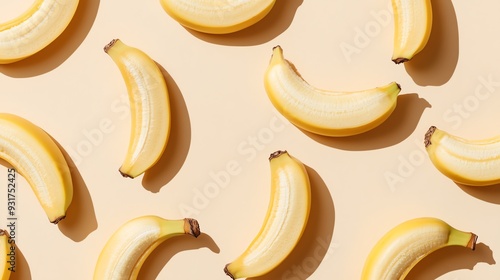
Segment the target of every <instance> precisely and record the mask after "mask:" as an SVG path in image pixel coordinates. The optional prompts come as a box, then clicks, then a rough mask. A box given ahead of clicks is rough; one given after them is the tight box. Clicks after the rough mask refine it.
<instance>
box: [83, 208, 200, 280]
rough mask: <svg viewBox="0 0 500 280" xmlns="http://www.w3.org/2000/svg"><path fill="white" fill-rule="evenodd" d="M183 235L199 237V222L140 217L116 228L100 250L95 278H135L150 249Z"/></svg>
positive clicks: (104, 279) (122, 279) (117, 279)
mask: <svg viewBox="0 0 500 280" xmlns="http://www.w3.org/2000/svg"><path fill="white" fill-rule="evenodd" d="M183 234H188V235H192V236H194V237H198V236H199V235H200V227H199V224H198V221H196V220H195V219H191V218H186V219H181V220H168V219H164V218H161V217H158V216H153V215H149V216H141V217H137V218H134V219H132V220H129V221H128V222H126V223H125V224H123V225H122V226H121V227H120V228H118V229H117V230H116V231H115V232H114V233H113V235H112V236H111V237H110V238H109V240H108V241H107V242H106V244H105V246H104V248H103V249H102V251H101V253H100V255H99V258H98V260H97V264H96V267H95V271H94V278H93V279H94V280H125V279H127V280H134V279H136V278H137V275H138V274H139V271H140V269H141V267H142V265H143V263H144V261H145V260H146V259H147V258H148V256H149V255H150V254H151V252H152V251H153V250H154V249H155V248H156V247H157V246H158V245H160V244H161V243H162V242H164V241H166V240H167V239H170V238H172V237H174V236H179V235H183Z"/></svg>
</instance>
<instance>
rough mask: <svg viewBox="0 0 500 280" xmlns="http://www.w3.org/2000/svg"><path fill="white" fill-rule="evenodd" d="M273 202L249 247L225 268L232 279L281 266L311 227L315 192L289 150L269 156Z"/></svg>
mask: <svg viewBox="0 0 500 280" xmlns="http://www.w3.org/2000/svg"><path fill="white" fill-rule="evenodd" d="M269 162H270V167H271V200H270V203H269V207H268V210H267V215H266V217H265V219H264V223H263V225H262V227H261V229H260V231H259V233H258V234H257V235H256V236H255V238H254V239H253V241H252V242H251V243H250V245H249V246H248V248H247V249H246V250H245V251H244V252H243V253H242V254H241V255H240V256H239V257H237V258H236V259H235V260H234V261H233V262H231V263H229V264H227V265H226V266H225V267H224V272H225V273H226V274H227V275H228V276H229V277H231V278H232V279H238V278H248V277H256V276H261V275H264V274H266V273H267V272H269V271H271V270H272V269H274V268H275V267H276V266H278V265H279V264H280V263H281V262H282V261H283V260H284V259H285V258H286V257H287V256H288V255H289V254H290V252H291V251H292V250H293V248H294V247H295V245H296V244H297V242H298V241H299V239H300V237H301V236H302V233H303V231H304V229H305V226H306V224H307V220H308V216H309V211H310V206H311V189H310V182H309V177H308V174H307V171H306V169H305V167H304V165H303V164H302V163H301V162H300V161H299V160H298V159H296V158H294V157H292V156H291V155H289V154H288V152H286V151H276V152H274V153H272V154H271V155H270V157H269Z"/></svg>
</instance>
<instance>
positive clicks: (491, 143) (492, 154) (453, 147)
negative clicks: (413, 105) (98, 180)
mask: <svg viewBox="0 0 500 280" xmlns="http://www.w3.org/2000/svg"><path fill="white" fill-rule="evenodd" d="M424 142H425V147H426V150H427V153H428V155H429V158H430V159H431V161H432V163H433V164H434V166H435V167H436V168H437V169H438V170H439V171H440V172H441V173H443V174H444V175H446V176H447V177H449V178H450V179H452V180H453V181H455V182H457V183H460V184H464V185H471V186H488V185H494V184H498V183H500V136H496V137H492V138H488V139H480V140H471V139H464V138H461V137H458V136H455V135H451V134H450V133H448V132H446V131H443V130H440V129H438V128H436V127H435V126H431V127H430V128H429V130H428V131H427V133H426V134H425V140H424Z"/></svg>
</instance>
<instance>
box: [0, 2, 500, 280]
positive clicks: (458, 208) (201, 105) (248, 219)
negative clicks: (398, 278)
mask: <svg viewBox="0 0 500 280" xmlns="http://www.w3.org/2000/svg"><path fill="white" fill-rule="evenodd" d="M31 2H32V1H30V0H24V1H12V0H0V7H1V8H0V21H5V20H7V19H9V18H11V17H14V16H15V15H17V14H19V13H20V12H21V11H23V10H24V9H25V8H27V7H28V6H29V5H30V4H31ZM433 2H434V3H433V4H434V7H433V12H434V15H435V19H434V29H433V32H432V35H431V38H430V41H429V43H428V45H427V48H426V49H425V50H424V51H423V52H422V53H421V54H419V55H418V56H417V57H416V58H415V59H414V60H413V61H412V62H410V63H408V64H406V65H395V64H394V63H392V62H391V61H390V57H391V52H392V32H393V24H392V15H391V8H390V1H359V0H336V1H329V0H314V1H313V0H306V1H301V0H288V1H285V0H278V1H277V3H276V6H275V7H274V9H273V10H272V11H271V13H270V14H269V15H268V16H267V17H266V18H265V19H264V20H262V21H261V22H259V23H258V24H256V25H255V26H253V27H250V28H248V29H247V30H244V31H242V32H239V33H236V34H231V35H223V36H213V35H205V34H200V33H197V32H193V31H189V30H187V29H185V28H183V27H181V26H180V25H179V24H177V23H176V22H175V21H173V20H172V19H171V18H170V17H169V16H168V15H167V14H166V13H165V12H164V11H163V10H162V8H161V6H160V4H159V2H158V1H157V0H154V1H119V0H106V1H99V0H82V1H81V3H80V7H79V8H78V11H77V14H76V16H75V18H74V20H73V22H72V23H71V24H70V26H69V27H68V29H67V30H66V31H65V32H64V33H63V34H62V36H61V37H60V38H59V39H57V40H56V41H55V42H54V43H53V44H51V45H50V46H49V47H48V48H46V49H45V50H43V51H42V52H40V53H39V54H37V55H35V56H33V57H31V58H29V59H26V60H24V61H21V62H18V63H15V64H12V65H0V85H1V87H0V94H1V102H0V111H4V112H13V113H16V114H19V115H20V116H23V117H25V118H27V119H29V120H31V121H33V122H35V123H36V124H38V125H39V126H41V127H43V128H44V129H45V130H47V131H48V132H49V133H50V134H51V135H52V136H53V137H54V138H55V139H57V141H58V142H59V143H60V144H61V146H62V147H63V148H64V149H65V150H66V152H67V153H68V154H69V155H70V156H71V158H72V159H73V166H74V174H73V175H74V176H75V181H76V185H75V197H74V202H73V204H72V206H71V208H70V209H69V212H68V217H67V219H66V220H64V221H63V222H61V223H60V225H58V226H54V225H52V224H50V223H49V222H48V221H47V219H46V217H45V215H44V213H43V211H42V210H41V208H40V206H39V205H38V202H37V201H36V199H35V197H34V195H33V194H32V192H31V190H30V189H29V187H28V186H27V185H26V182H25V181H24V180H23V179H22V178H20V179H19V181H18V183H19V189H18V191H19V192H18V196H17V199H18V210H17V216H18V227H17V233H16V234H17V238H16V241H17V243H18V246H19V251H20V254H19V255H18V258H17V265H18V272H17V273H15V274H13V276H12V279H23V280H25V279H70V278H71V279H81V280H85V279H91V277H92V273H93V269H94V265H95V262H96V260H97V256H98V254H99V252H100V250H101V248H102V246H103V245H104V243H105V242H106V240H107V238H108V237H109V236H110V235H111V233H112V232H113V231H114V230H115V229H116V228H117V227H118V226H120V225H121V224H122V223H124V222H125V221H127V220H129V219H131V218H133V217H136V216H139V215H145V214H157V215H160V216H163V217H167V218H182V217H185V216H188V215H189V216H191V217H194V218H196V219H198V221H199V222H200V224H201V229H202V231H203V233H204V234H203V235H202V236H201V237H200V238H198V239H192V238H178V239H176V240H175V241H173V240H172V241H173V242H169V243H166V244H164V245H162V246H161V247H159V248H158V249H157V250H156V251H155V252H154V253H153V254H152V255H151V257H150V259H148V261H147V263H146V264H145V266H144V269H143V271H142V272H141V276H140V279H228V278H227V277H226V276H225V275H224V274H223V272H222V268H223V266H224V265H225V264H226V263H227V262H230V261H231V260H232V259H233V258H235V257H236V256H237V255H239V254H240V252H241V251H242V250H243V249H245V247H246V246H247V245H248V243H249V242H250V241H251V240H252V238H253V236H254V235H255V234H256V232H257V231H258V230H259V228H260V226H261V223H262V219H263V217H264V214H265V211H266V209H267V203H268V199H269V181H270V179H269V167H268V162H267V157H268V155H269V154H270V153H271V152H273V151H275V150H277V149H286V150H288V151H289V152H290V153H291V154H292V155H294V156H295V157H297V158H299V159H300V160H301V161H302V162H303V163H304V164H306V165H307V166H308V171H309V173H310V175H311V180H312V185H313V206H312V211H311V218H310V222H309V224H308V226H307V229H306V232H305V235H304V237H303V239H302V240H301V241H300V243H299V244H298V247H297V248H296V250H295V251H294V252H293V253H292V255H291V256H290V257H289V258H288V259H287V260H286V261H285V263H284V264H283V265H282V266H280V267H278V268H277V269H276V270H275V271H273V272H272V273H270V274H269V275H267V276H264V277H259V278H256V279H259V280H276V279H284V280H297V279H321V280H323V279H345V280H351V279H359V276H360V271H361V269H362V267H363V263H364V260H365V257H366V255H367V254H368V252H369V251H370V249H371V247H372V246H373V245H374V243H375V242H376V241H377V240H378V238H379V237H380V236H381V235H382V234H384V233H385V232H386V231H387V230H389V229H390V228H392V227H393V226H395V225H396V224H398V223H400V222H402V221H404V220H407V219H410V218H414V217H419V216H435V217H438V218H441V219H443V220H445V221H447V222H449V223H450V224H451V225H453V226H455V227H457V228H460V229H463V230H467V231H473V232H475V233H476V234H478V235H479V245H478V247H477V250H476V251H475V252H470V251H468V250H464V249H462V248H447V249H443V250H442V251H438V252H436V253H435V254H433V255H431V256H429V257H428V258H427V259H425V260H424V261H423V262H422V263H421V264H419V265H418V266H417V267H416V268H415V270H414V271H413V272H412V274H411V276H409V277H408V279H442V280H465V279H498V275H499V273H500V270H499V268H498V266H497V265H496V262H497V260H498V258H500V241H499V240H500V239H499V238H498V236H500V223H499V222H498V221H499V219H500V205H499V204H500V188H499V187H497V186H494V187H491V188H472V187H463V186H457V185H456V184H454V183H453V182H451V181H450V180H448V179H447V178H445V177H444V176H442V175H441V174H440V173H438V172H437V171H436V169H435V168H434V167H433V166H432V164H431V162H430V161H429V160H428V159H427V156H426V154H425V153H424V151H423V150H422V148H423V144H422V140H423V135H424V133H425V132H426V130H427V128H428V127H429V126H430V125H436V126H438V127H440V128H442V129H443V130H448V131H449V132H452V133H455V134H459V135H461V136H463V137H469V138H483V137H489V136H494V135H497V134H500V128H499V127H498V118H499V117H500V115H499V111H498V110H497V108H498V106H499V105H500V96H499V93H500V66H499V64H498V63H497V62H498V61H499V60H500V53H499V52H498V49H499V48H500V39H499V38H500V37H498V36H497V35H496V34H498V32H499V31H500V24H499V23H500V18H499V17H498V16H497V10H498V9H499V8H500V7H499V5H500V4H498V2H497V1H485V2H482V3H481V5H477V4H475V3H473V2H471V1H453V2H452V1H451V0H436V1H433ZM113 38H120V39H121V40H122V41H123V42H125V43H126V44H129V45H132V46H135V47H138V48H140V49H142V50H143V51H145V52H146V53H148V54H149V55H150V56H151V57H152V58H154V59H155V60H156V61H157V62H158V63H159V64H161V65H162V66H163V68H164V70H165V72H166V76H167V82H168V86H169V89H170V93H171V100H172V104H173V112H172V113H173V119H174V122H173V130H172V136H171V140H170V142H169V144H168V148H167V151H166V153H165V155H164V156H163V158H162V159H161V161H160V162H159V164H158V165H157V166H156V167H155V168H153V169H152V170H151V171H150V172H148V173H147V174H145V176H141V177H139V178H136V179H134V180H130V179H125V178H122V177H121V176H120V174H119V173H118V171H117V169H118V167H119V165H120V163H121V160H122V159H123V157H124V153H125V149H126V146H127V143H128V138H129V136H128V135H129V125H130V120H129V114H128V111H127V106H128V100H127V96H126V89H125V85H124V83H123V80H122V78H121V76H120V73H119V71H118V69H117V68H116V66H115V65H114V64H113V63H112V61H111V59H110V58H109V57H108V56H107V55H106V54H105V53H104V52H103V51H102V47H103V46H104V45H105V44H106V43H108V42H109V41H110V40H111V39H113ZM277 44H279V45H281V46H282V47H283V49H284V52H285V56H286V57H287V58H288V59H289V60H291V61H292V62H294V64H295V65H296V66H297V68H298V69H299V71H300V72H301V74H302V75H303V77H304V78H305V79H306V80H308V81H309V82H310V83H311V84H312V85H315V86H317V87H320V88H325V89H338V90H358V89H365V88H370V87H375V86H378V85H382V84H385V83H388V82H390V81H397V82H398V83H400V84H401V86H402V92H401V95H400V97H399V100H398V107H397V109H396V111H395V112H394V113H393V115H392V116H391V117H390V118H389V119H388V120H387V121H386V122H385V123H384V124H383V125H382V126H380V127H378V128H376V129H375V130H373V131H370V132H368V133H366V134H363V135H359V136H356V137H350V138H343V139H329V138H325V137H318V136H314V135H311V134H308V133H305V132H303V131H300V130H299V129H297V128H296V127H294V126H293V125H291V124H290V123H288V122H287V121H286V120H285V119H284V118H282V117H281V116H280V115H277V113H276V111H275V109H274V107H272V105H271V103H270V102H269V100H268V98H267V96H266V93H265V91H264V89H263V83H262V79H263V73H264V71H265V68H266V66H267V63H268V61H269V58H270V55H271V49H272V47H273V46H275V45H277ZM235 164H236V165H237V166H238V169H237V172H236V173H235V174H234V175H231V176H230V177H229V180H228V181H227V182H221V181H220V180H217V179H216V178H217V175H219V176H222V175H221V174H223V173H221V172H225V171H224V170H226V169H227V168H228V165H235ZM0 170H1V173H0V174H1V176H0V185H2V184H3V185H5V186H6V168H4V167H2V168H1V169H0ZM1 181H4V183H1ZM213 186H216V187H213ZM3 188H4V189H5V188H6V187H3ZM0 195H1V197H0V199H2V201H6V198H5V196H6V195H5V192H0ZM0 205H5V203H4V202H2V203H0ZM2 211H3V212H4V213H5V214H2V215H0V216H1V217H6V210H5V209H3V210H2ZM4 223H6V218H4V222H0V225H1V224H4Z"/></svg>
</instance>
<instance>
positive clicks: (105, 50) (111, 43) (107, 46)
mask: <svg viewBox="0 0 500 280" xmlns="http://www.w3.org/2000/svg"><path fill="white" fill-rule="evenodd" d="M117 41H118V39H113V40H111V42H109V43H107V44H106V46H104V52H106V53H107V52H108V50H109V49H110V48H111V47H112V46H113V45H114V44H115V43H116V42H117Z"/></svg>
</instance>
